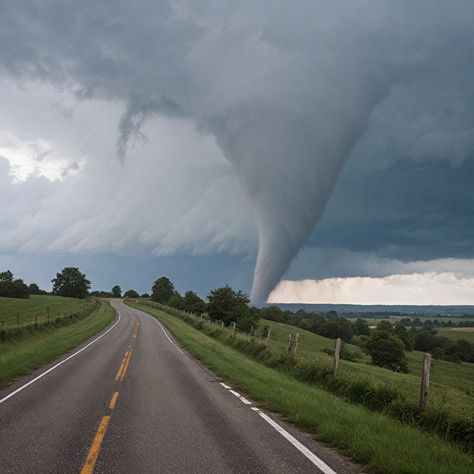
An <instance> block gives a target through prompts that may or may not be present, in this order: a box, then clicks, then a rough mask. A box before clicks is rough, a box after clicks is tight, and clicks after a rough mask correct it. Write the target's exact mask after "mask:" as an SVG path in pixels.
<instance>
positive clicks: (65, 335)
mask: <svg viewBox="0 0 474 474" xmlns="http://www.w3.org/2000/svg"><path fill="white" fill-rule="evenodd" d="M40 298H41V297H40ZM42 298H48V297H42ZM114 316H115V312H114V310H113V309H112V307H111V306H110V304H109V303H108V302H105V301H100V303H99V306H98V307H97V308H96V309H95V310H94V311H93V312H92V313H91V314H89V315H88V316H86V317H85V318H83V319H81V320H79V321H77V322H74V323H72V324H69V325H68V326H63V327H59V328H56V327H51V328H47V329H46V330H44V331H40V332H34V333H31V334H29V335H27V336H26V337H23V338H21V339H20V340H19V341H12V342H3V343H0V387H2V386H5V385H7V384H8V383H11V382H12V381H13V380H14V379H15V378H16V377H19V376H21V375H25V374H27V373H29V372H30V371H31V370H33V369H35V368H37V367H38V366H41V365H43V364H46V363H48V362H49V361H51V360H53V359H55V358H56V357H58V356H60V355H61V354H63V353H64V352H66V351H68V350H70V349H72V348H74V347H75V346H77V345H79V344H81V343H82V342H84V341H86V340H87V339H88V338H89V337H91V336H93V335H94V334H96V333H97V332H99V331H101V330H102V329H104V328H105V327H106V326H107V325H108V324H109V323H110V322H111V321H112V319H113V318H114Z"/></svg>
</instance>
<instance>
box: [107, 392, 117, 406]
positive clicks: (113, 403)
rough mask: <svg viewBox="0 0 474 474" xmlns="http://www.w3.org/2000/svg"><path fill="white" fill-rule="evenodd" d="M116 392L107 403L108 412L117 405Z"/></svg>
mask: <svg viewBox="0 0 474 474" xmlns="http://www.w3.org/2000/svg"><path fill="white" fill-rule="evenodd" d="M118 394H119V393H118V392H114V394H113V395H112V398H111V400H110V403H109V410H113V409H114V408H115V404H116V403H117V397H118Z"/></svg>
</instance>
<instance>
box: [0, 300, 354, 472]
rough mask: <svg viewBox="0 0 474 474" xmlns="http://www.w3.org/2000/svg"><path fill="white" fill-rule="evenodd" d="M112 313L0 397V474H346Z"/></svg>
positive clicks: (127, 312) (142, 328)
mask: <svg viewBox="0 0 474 474" xmlns="http://www.w3.org/2000/svg"><path fill="white" fill-rule="evenodd" d="M112 304H113V306H114V307H115V308H116V310H117V312H118V314H119V316H118V318H117V320H116V324H115V325H114V326H113V327H112V328H111V329H110V328H109V329H108V330H107V331H108V332H106V333H105V334H103V335H102V336H101V337H100V339H98V340H97V341H96V342H94V343H92V344H90V342H91V341H92V340H95V339H96V338H97V337H98V336H95V337H94V338H92V339H91V341H89V342H88V343H86V344H84V345H83V346H81V347H80V348H77V349H75V350H74V351H72V352H71V353H69V354H66V355H65V356H63V357H62V358H61V359H59V360H58V361H55V362H54V363H52V364H50V365H49V366H47V367H43V368H42V369H40V370H38V371H36V372H35V373H34V374H32V375H31V376H28V377H26V378H24V379H22V380H20V381H18V382H17V383H15V384H14V385H12V386H11V387H9V388H8V389H7V390H3V391H1V392H0V472H1V473H35V474H38V473H79V472H82V473H83V474H87V473H91V472H95V473H207V474H210V473H219V474H223V473H245V472H246V473H267V472H268V473H292V472H308V473H310V472H325V473H326V474H331V473H332V472H337V473H338V474H345V473H352V472H356V468H355V467H354V466H352V465H350V464H349V463H348V462H347V461H345V460H344V459H342V458H341V457H340V456H338V455H337V453H335V452H334V451H332V450H330V449H328V448H326V447H324V446H322V445H320V444H318V443H316V442H314V441H313V440H312V439H311V438H310V437H309V436H307V435H306V434H304V433H301V432H299V431H298V430H296V429H295V428H293V427H291V426H288V425H287V424H286V423H283V422H281V421H280V420H278V419H277V418H275V416H274V415H272V414H269V413H264V412H263V411H259V410H258V408H257V407H255V406H254V405H253V404H251V402H248V400H247V399H245V398H244V397H243V396H240V397H239V396H238V395H239V394H238V393H236V392H235V391H233V390H232V387H228V386H226V385H225V384H222V382H221V381H219V380H218V379H216V377H215V376H213V375H212V374H211V373H210V372H209V371H207V370H206V369H205V368H204V367H202V366H201V364H200V363H198V362H197V361H195V360H194V359H193V358H192V357H191V356H190V355H188V354H187V353H186V352H185V351H184V350H182V349H181V348H179V346H178V345H176V344H175V343H174V341H173V340H172V338H171V337H170V336H169V335H168V334H167V333H166V332H165V330H164V328H163V327H161V326H160V325H159V324H158V323H157V321H156V320H154V319H153V318H151V317H150V316H149V315H147V314H146V313H143V312H141V311H138V310H135V309H133V308H130V307H128V306H126V305H125V304H124V303H123V302H122V301H121V300H113V301H112ZM117 321H118V322H117ZM88 344H89V345H88ZM84 347H85V348H84ZM81 348H84V349H83V350H82V351H81V352H79V353H77V354H76V352H77V351H78V350H79V349H81ZM73 354H76V355H73ZM71 356H72V357H71ZM68 357H69V358H68ZM67 358H68V359H67ZM66 359H67V360H66ZM61 361H65V362H64V363H62V364H60V365H59V366H57V367H55V366H56V365H57V364H58V362H61ZM52 367H55V368H53V370H50V369H51V368H52ZM48 370H49V372H47V371H48ZM45 373H46V374H45ZM41 374H45V375H44V376H42V377H41V378H40V379H38V380H35V378H36V377H38V376H39V375H41ZM33 380H35V381H34V382H33V383H31V384H30V385H28V386H27V387H25V388H24V389H21V387H23V386H24V385H25V384H26V383H28V382H31V381H33ZM18 389H20V390H19V391H17V390H18ZM15 391H17V392H15ZM9 394H13V395H12V396H10V398H8V399H5V397H8V395H9ZM317 466H319V467H317Z"/></svg>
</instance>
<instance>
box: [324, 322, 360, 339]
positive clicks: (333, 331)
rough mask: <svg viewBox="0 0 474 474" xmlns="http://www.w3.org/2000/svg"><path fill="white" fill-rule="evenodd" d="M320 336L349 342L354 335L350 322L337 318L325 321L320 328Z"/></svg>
mask: <svg viewBox="0 0 474 474" xmlns="http://www.w3.org/2000/svg"><path fill="white" fill-rule="evenodd" d="M320 334H321V335H322V336H324V337H329V338H331V339H336V338H338V337H340V338H341V339H342V340H344V341H346V342H350V341H351V339H352V336H353V335H354V333H353V329H352V324H351V323H350V321H349V320H347V319H345V318H338V317H331V318H330V319H328V320H326V321H325V322H324V323H323V325H322V326H321V329H320Z"/></svg>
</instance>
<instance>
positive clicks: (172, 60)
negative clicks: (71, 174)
mask: <svg viewBox="0 0 474 474" xmlns="http://www.w3.org/2000/svg"><path fill="white" fill-rule="evenodd" d="M0 8H1V11H0V32H1V33H0V35H1V37H0V64H1V67H2V69H3V72H4V74H8V75H12V76H13V77H15V78H18V79H22V80H27V79H31V78H41V79H44V80H48V81H51V82H53V83H54V84H57V85H59V86H61V87H64V88H71V89H73V90H74V91H75V93H76V95H77V96H78V97H83V98H101V99H107V100H114V101H119V102H121V103H123V104H125V105H126V111H125V113H124V114H123V115H122V119H121V120H120V122H119V130H118V131H119V137H118V154H119V155H121V156H124V155H125V154H126V151H127V144H128V143H129V142H130V139H131V138H133V137H134V136H135V135H137V134H138V135H140V133H142V126H143V125H144V123H145V122H146V120H147V119H149V118H150V117H152V116H153V115H156V114H160V115H166V116H179V117H187V118H188V119H189V120H191V121H193V122H194V123H195V124H196V126H197V127H200V128H201V129H202V130H203V131H205V133H208V134H211V135H212V136H214V137H215V140H216V143H217V144H218V146H219V147H220V149H221V150H222V153H223V154H224V155H225V156H226V158H227V159H228V160H229V161H230V163H231V164H232V167H233V169H234V171H235V173H236V174H237V176H238V177H239V179H240V181H241V183H242V186H243V188H244V189H245V191H246V192H247V194H248V196H249V198H250V201H251V203H252V207H253V210H254V212H255V215H256V220H257V226H258V231H259V252H258V257H257V265H256V270H255V280H254V287H253V296H254V298H255V299H256V300H263V299H265V298H266V296H267V295H268V293H269V292H270V291H271V290H272V288H273V287H274V286H275V284H276V283H277V282H278V280H279V278H280V277H281V275H282V274H283V273H284V272H285V270H286V269H287V268H288V265H289V263H290V262H291V260H292V259H293V258H294V256H295V255H296V254H297V252H298V250H299V249H300V248H301V247H302V246H303V245H304V243H305V241H306V239H307V237H308V235H309V234H310V233H311V232H312V230H313V228H314V226H315V225H316V224H317V222H318V220H319V219H320V217H321V215H322V213H323V211H324V209H325V206H326V203H327V201H328V199H329V198H330V196H331V193H332V190H333V187H334V185H335V182H336V179H337V177H338V175H339V172H340V170H341V169H342V167H343V166H344V164H345V162H346V160H347V159H348V157H349V156H350V155H351V154H352V155H355V156H357V154H359V155H363V156H364V157H365V161H364V160H362V161H361V164H360V167H359V168H356V169H354V173H355V174H357V173H359V172H361V173H365V171H364V170H365V169H368V170H372V169H373V168H377V167H381V168H383V170H384V171H383V173H390V171H394V173H393V175H391V176H392V178H390V179H391V182H394V181H395V180H402V179H403V178H404V176H403V173H402V172H397V168H396V166H397V165H393V164H391V163H384V162H385V161H386V160H387V157H388V158H390V159H392V160H395V161H397V160H400V159H403V160H405V159H406V160H412V161H413V162H415V163H416V162H418V161H420V160H421V161H425V162H431V160H433V159H437V160H441V161H443V160H449V161H454V162H456V161H457V162H458V163H460V162H464V161H465V160H469V159H471V158H470V155H469V153H468V151H469V149H470V147H472V133H471V132H472V129H473V116H472V109H470V108H469V104H472V100H473V97H474V73H473V64H474V52H473V51H474V50H473V48H472V44H473V43H474V30H473V28H472V24H473V19H474V15H473V13H474V11H473V10H474V9H473V6H472V2H471V1H470V0H456V1H453V2H449V3H448V2H444V1H441V0H437V1H432V0H429V1H428V0H418V1H399V2H392V1H381V0H377V1H375V0H374V1H362V0H360V1H353V0H350V1H349V0H347V1H304V2H298V3H297V4H295V3H294V2H287V1H273V0H272V1H264V2H250V1H248V2H247V1H242V2H237V3H230V2H229V3H224V2H222V1H215V2H214V1H207V2H195V1H192V2H191V1H190V2H187V1H182V2H165V1H161V2H156V1H151V0H150V1H138V2H118V1H117V2H113V1H109V2H101V3H99V4H98V3H97V2H86V1H84V2H60V1H52V0H49V1H43V2H41V3H38V2H34V1H30V2H26V1H10V2H8V1H7V2H3V3H2V4H1V6H0ZM393 129H396V131H394V130H393ZM374 130H375V131H377V130H379V132H380V133H376V134H372V131H374ZM145 138H146V137H145ZM354 150H356V151H354ZM448 155H449V156H448ZM379 160H380V161H381V162H382V165H381V164H380V163H378V161H379ZM389 161H390V160H389ZM410 166H412V165H409V166H408V168H409V167H410ZM433 166H434V165H433ZM436 166H442V165H436ZM436 166H435V167H431V168H430V165H427V167H426V169H427V172H433V173H435V174H436ZM381 173H382V172H381ZM384 176H387V175H384ZM455 178H456V176H454V175H453V179H455ZM373 179H375V180H380V177H379V176H378V175H377V174H374V175H373ZM426 180H427V182H429V178H426ZM369 182H370V183H372V179H369V178H367V179H366V180H365V181H364V179H362V178H360V180H359V181H357V178H356V181H355V185H359V186H366V187H367V189H368V190H370V189H371V187H370V186H369V184H368V183H369ZM451 185H452V186H453V185H454V183H451ZM399 186H400V187H403V186H404V184H403V183H402V182H399ZM382 191H384V189H379V193H378V194H380V193H382ZM369 192H370V191H369ZM407 193H408V194H409V195H410V196H411V199H415V198H416V196H415V194H414V190H411V189H410V188H407ZM404 196H405V195H403V196H402V197H404ZM395 197H396V194H395V195H393V198H394V199H393V200H392V201H391V200H390V197H387V198H386V202H387V204H388V205H389V204H391V203H395V204H396V206H395V208H394V209H388V210H387V209H382V206H381V205H380V207H379V209H377V211H378V212H380V213H381V214H382V215H380V214H378V215H377V216H375V217H374V219H378V220H376V221H375V222H376V224H382V223H384V222H386V219H384V218H383V214H386V213H389V214H390V213H392V214H394V213H397V212H399V216H398V217H396V215H395V214H394V217H393V218H392V219H391V220H390V222H393V223H394V227H397V226H398V227H399V228H400V229H404V231H405V232H404V234H403V235H405V237H404V238H402V237H401V235H402V234H401V233H400V232H399V233H398V237H396V236H394V235H393V234H394V233H395V234H397V232H396V229H392V231H390V226H389V227H388V228H385V226H383V225H382V226H380V225H378V226H377V225H375V226H372V230H371V231H370V232H369V231H368V230H367V229H365V230H364V231H362V235H359V236H357V235H355V236H354V244H352V245H354V246H357V242H358V241H359V244H358V245H359V247H363V246H364V245H365V246H367V245H368V244H367V242H369V241H370V239H369V238H368V237H369V236H372V242H373V244H374V246H375V247H377V246H381V245H382V241H384V242H385V246H390V245H392V241H395V240H397V239H398V242H397V243H396V244H394V245H395V246H397V245H398V246H403V245H407V246H408V247H410V246H411V247H413V248H415V247H417V246H418V247H420V248H421V247H422V246H423V245H422V242H423V239H425V242H426V235H427V233H426V232H425V233H423V231H420V224H418V227H416V225H414V224H413V221H415V220H416V219H415V218H414V215H413V214H408V215H405V214H403V212H404V211H405V209H406V206H405V207H404V203H405V202H406V201H405V200H404V199H402V200H401V203H398V199H397V200H395ZM367 199H369V200H370V198H367ZM375 199H379V198H378V196H376V197H375ZM361 200H362V201H363V202H364V198H363V197H361ZM395 201H396V202H395ZM381 202H382V200H381ZM431 202H432V201H430V199H427V200H426V202H425V201H424V200H423V199H421V207H420V210H419V211H418V216H419V215H420V213H422V214H423V215H424V214H425V213H426V206H427V205H429V204H430V203H431ZM346 206H347V209H346V210H344V209H342V210H341V211H340V215H341V216H342V215H344V212H346V213H347V212H349V210H350V209H351V207H353V205H352V204H351V203H350V202H347V203H346ZM423 206H425V207H423ZM413 207H416V206H415V205H414V206H413ZM442 212H446V213H447V212H448V210H447V209H444V208H443V209H442ZM373 214H375V209H374V212H373ZM414 214H416V212H414ZM328 215H329V213H328ZM450 216H452V214H450ZM450 222H451V223H453V224H454V223H456V222H458V221H457V219H456V217H455V216H454V217H453V218H452V219H451V220H450ZM424 223H425V224H424V226H425V227H423V228H428V227H429V226H430V225H431V226H432V228H437V227H439V225H440V223H439V222H438V221H437V220H436V219H435V216H434V215H433V213H428V216H427V217H426V218H425V220H424ZM457 225H460V226H461V227H462V226H464V225H465V222H464V220H463V219H461V220H460V221H459V222H458V224H457ZM321 232H322V233H323V234H322V235H323V236H322V239H323V241H324V229H323V230H322V231H321ZM364 232H365V234H364ZM459 233H460V232H458V234H459ZM315 235H316V236H317V234H315ZM456 235H457V234H456ZM332 238H334V236H332ZM403 239H405V241H403ZM430 242H431V241H428V246H429V245H431V243H430ZM433 245H434V246H435V247H436V245H435V244H433Z"/></svg>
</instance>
